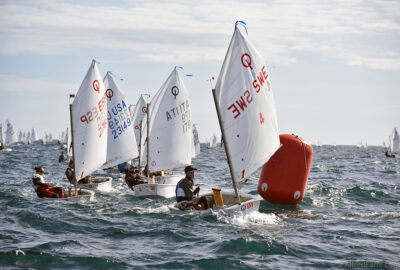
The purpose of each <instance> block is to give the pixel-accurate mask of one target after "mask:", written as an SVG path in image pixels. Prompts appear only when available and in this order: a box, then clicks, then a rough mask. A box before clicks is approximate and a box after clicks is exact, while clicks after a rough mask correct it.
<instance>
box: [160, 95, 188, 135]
mask: <svg viewBox="0 0 400 270" xmlns="http://www.w3.org/2000/svg"><path fill="white" fill-rule="evenodd" d="M165 114H166V117H167V121H170V120H173V119H175V118H176V117H180V118H181V119H182V131H183V133H186V131H188V130H191V127H192V125H191V123H190V108H189V100H188V99H187V100H185V101H184V102H182V103H181V104H179V106H178V107H174V108H172V109H170V110H168V111H166V112H165Z"/></svg>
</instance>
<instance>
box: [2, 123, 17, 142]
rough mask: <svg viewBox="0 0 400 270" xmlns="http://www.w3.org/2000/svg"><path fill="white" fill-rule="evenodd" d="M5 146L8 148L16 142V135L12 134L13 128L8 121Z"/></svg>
mask: <svg viewBox="0 0 400 270" xmlns="http://www.w3.org/2000/svg"><path fill="white" fill-rule="evenodd" d="M6 126H7V129H6V133H5V141H4V143H5V145H6V146H9V145H12V144H15V143H17V142H18V137H17V134H16V133H15V132H14V127H13V125H12V124H11V122H10V121H9V120H7V121H6Z"/></svg>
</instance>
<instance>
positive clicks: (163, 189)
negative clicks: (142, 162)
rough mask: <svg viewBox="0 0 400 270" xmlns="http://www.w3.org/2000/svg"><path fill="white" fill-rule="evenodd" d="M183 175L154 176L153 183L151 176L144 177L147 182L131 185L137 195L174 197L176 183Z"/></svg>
mask: <svg viewBox="0 0 400 270" xmlns="http://www.w3.org/2000/svg"><path fill="white" fill-rule="evenodd" d="M184 177H185V176H184V175H165V176H155V179H154V180H155V181H154V184H153V183H151V182H152V179H151V178H145V180H147V181H148V182H149V183H147V184H140V185H136V186H134V187H133V189H134V192H135V196H137V197H162V198H172V197H175V189H176V184H177V183H178V182H179V180H181V179H182V178H184Z"/></svg>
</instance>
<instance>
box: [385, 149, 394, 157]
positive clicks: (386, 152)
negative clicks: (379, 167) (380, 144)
mask: <svg viewBox="0 0 400 270" xmlns="http://www.w3.org/2000/svg"><path fill="white" fill-rule="evenodd" d="M385 155H386V156H387V157H391V158H394V157H396V156H395V155H394V154H390V152H389V149H387V148H386V151H385Z"/></svg>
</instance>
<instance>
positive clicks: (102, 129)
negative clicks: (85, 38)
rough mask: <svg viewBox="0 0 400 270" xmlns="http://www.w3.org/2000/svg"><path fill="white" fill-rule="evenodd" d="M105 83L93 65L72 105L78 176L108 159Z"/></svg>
mask: <svg viewBox="0 0 400 270" xmlns="http://www.w3.org/2000/svg"><path fill="white" fill-rule="evenodd" d="M105 92H106V91H105V88H104V83H103V80H102V78H101V75H100V72H99V70H98V68H97V65H96V61H95V60H93V61H92V64H91V66H90V68H89V70H88V72H87V74H86V76H85V78H84V79H83V81H82V84H81V86H80V88H79V90H78V93H77V94H76V97H75V99H74V102H73V104H72V121H73V142H74V146H73V147H74V159H75V173H76V178H77V179H80V178H82V177H85V176H86V175H89V174H91V173H92V172H94V171H95V170H97V169H98V168H100V167H101V165H103V164H104V163H105V162H106V157H107V101H106V98H107V97H106V93H105Z"/></svg>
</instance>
